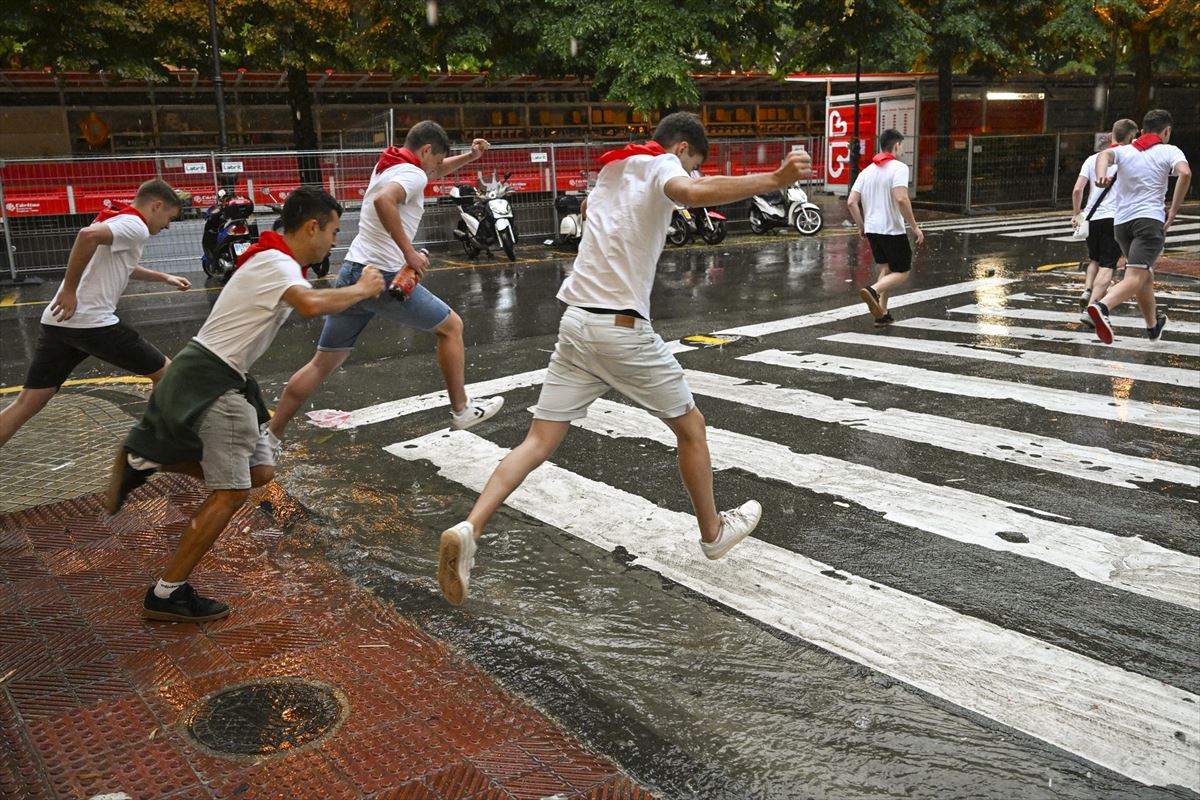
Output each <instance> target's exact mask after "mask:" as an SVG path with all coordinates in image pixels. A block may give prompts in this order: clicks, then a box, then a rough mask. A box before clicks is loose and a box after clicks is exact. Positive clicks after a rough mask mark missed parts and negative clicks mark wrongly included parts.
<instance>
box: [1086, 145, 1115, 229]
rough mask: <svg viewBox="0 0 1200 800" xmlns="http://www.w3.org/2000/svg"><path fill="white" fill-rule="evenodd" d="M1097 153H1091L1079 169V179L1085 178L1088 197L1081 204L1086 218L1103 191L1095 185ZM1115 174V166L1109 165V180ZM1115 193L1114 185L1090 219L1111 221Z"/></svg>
mask: <svg viewBox="0 0 1200 800" xmlns="http://www.w3.org/2000/svg"><path fill="white" fill-rule="evenodd" d="M1099 155H1100V154H1099V153H1092V154H1091V155H1090V156H1088V157H1087V160H1086V161H1084V162H1083V166H1082V167H1080V168H1079V177H1081V178H1087V182H1088V187H1089V188H1088V195H1087V202H1086V203H1084V204H1083V215H1084V216H1085V217H1086V216H1087V215H1088V214H1091V211H1092V207H1093V206H1095V205H1096V201H1097V200H1099V199H1100V194H1101V193H1102V192H1103V191H1104V190H1103V189H1101V188H1100V187H1099V186H1097V185H1096V158H1097V157H1098V156H1099ZM1116 174H1117V165H1116V164H1110V165H1109V167H1108V175H1109V177H1110V178H1111V177H1112V176H1113V175H1116ZM1116 193H1117V187H1116V184H1114V185H1113V187H1112V188H1111V189H1109V190H1108V194H1106V195H1104V202H1103V203H1101V204H1100V207H1099V208H1097V209H1096V213H1095V214H1092V219H1112V218H1113V213H1114V212H1115V211H1116V207H1115V206H1114V205H1113V197H1114V196H1115V195H1116Z"/></svg>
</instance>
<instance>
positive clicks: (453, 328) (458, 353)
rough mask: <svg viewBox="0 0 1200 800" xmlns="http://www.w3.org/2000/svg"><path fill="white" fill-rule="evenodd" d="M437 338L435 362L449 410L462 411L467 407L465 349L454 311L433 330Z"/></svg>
mask: <svg viewBox="0 0 1200 800" xmlns="http://www.w3.org/2000/svg"><path fill="white" fill-rule="evenodd" d="M433 334H434V336H436V337H437V362H438V367H439V368H440V369H441V371H442V380H443V381H445V383H446V393H447V394H448V395H450V410H451V411H456V412H457V411H462V410H463V409H464V408H466V407H467V389H466V363H467V355H466V347H465V346H464V345H463V321H462V317H460V316H459V315H458V314H457V313H455V312H454V311H451V312H450V316H448V317H446V319H445V320H443V321H442V324H441V325H438V326H437V327H436V328H434V329H433Z"/></svg>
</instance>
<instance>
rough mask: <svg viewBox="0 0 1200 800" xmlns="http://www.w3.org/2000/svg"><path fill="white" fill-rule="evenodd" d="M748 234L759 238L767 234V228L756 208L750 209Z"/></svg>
mask: <svg viewBox="0 0 1200 800" xmlns="http://www.w3.org/2000/svg"><path fill="white" fill-rule="evenodd" d="M750 232H751V233H754V234H757V235H759V236H761V235H762V234H764V233H766V232H767V226H766V224H764V222H763V217H762V213H761V212H759V210H758V209H757V208H752V209H750Z"/></svg>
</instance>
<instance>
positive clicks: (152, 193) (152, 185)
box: [133, 178, 183, 208]
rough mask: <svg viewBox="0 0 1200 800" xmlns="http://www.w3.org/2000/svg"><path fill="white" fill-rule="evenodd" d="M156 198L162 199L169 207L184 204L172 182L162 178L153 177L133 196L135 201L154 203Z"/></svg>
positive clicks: (177, 206) (178, 206)
mask: <svg viewBox="0 0 1200 800" xmlns="http://www.w3.org/2000/svg"><path fill="white" fill-rule="evenodd" d="M155 200H162V201H163V203H165V204H166V205H167V207H169V208H181V207H182V206H183V203H182V201H180V199H179V194H178V193H177V192H176V191H175V190H174V189H172V188H171V184H169V183H167V182H166V181H164V180H163V179H161V178H151V179H150V180H148V181H146V182H145V183H143V184H142V185H141V186H139V187H138V190H137V194H136V195H135V196H134V198H133V202H135V203H153V202H154V201H155Z"/></svg>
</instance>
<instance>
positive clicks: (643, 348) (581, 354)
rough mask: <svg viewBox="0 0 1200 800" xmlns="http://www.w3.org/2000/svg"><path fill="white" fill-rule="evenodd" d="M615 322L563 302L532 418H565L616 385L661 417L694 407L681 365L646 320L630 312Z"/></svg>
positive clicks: (577, 415) (583, 412) (577, 414)
mask: <svg viewBox="0 0 1200 800" xmlns="http://www.w3.org/2000/svg"><path fill="white" fill-rule="evenodd" d="M622 320H624V321H626V322H628V321H632V327H624V326H622V325H618V324H616V323H617V315H615V314H596V313H592V312H590V311H584V310H583V309H580V308H568V309H567V311H566V313H564V314H563V317H562V322H560V323H559V326H558V343H557V344H556V345H555V347H554V355H552V356H551V357H550V366H549V368H548V369H547V370H546V381H545V383H543V384H542V393H541V396H539V397H538V403H537V407H536V408H535V409H534V410H533V416H534V418H535V419H544V420H549V421H552V422H570V421H571V420H574V419H579V418H580V417H584V416H586V415H587V410H588V406H590V405H591V404H592V403H593V402H595V401H596V399H597V398H599V397H600V396H601V395H602V394H604V393H605V392H607V391H608V390H609V389H616V390H617V391H618V392H620V393H621V394H623V395H625V396H626V397H628V398H629V399H630V400H632V401H633V402H635V403H637V404H638V405H640V406H641V407H642V408H644V409H646V410H647V411H649V412H650V413H651V414H653V415H654V416H656V417H659V418H660V419H674V418H675V417H682V416H683V415H684V414H686V413H688V412H689V411H691V410H692V409H693V408H695V406H696V403H695V401H694V400H693V399H692V392H691V390H690V389H688V386H687V381H685V380H684V377H683V367H681V366H679V362H678V361H676V360H675V356H674V355H673V354H672V353H671V351H670V350H668V349H667V345H666V344H665V343H664V342H663V340H662V337H661V336H659V335H658V334H657V333H655V332H654V329H653V328H652V327H651V326H650V323H649V322H647V321H646V320H643V319H637V318H634V317H622Z"/></svg>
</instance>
